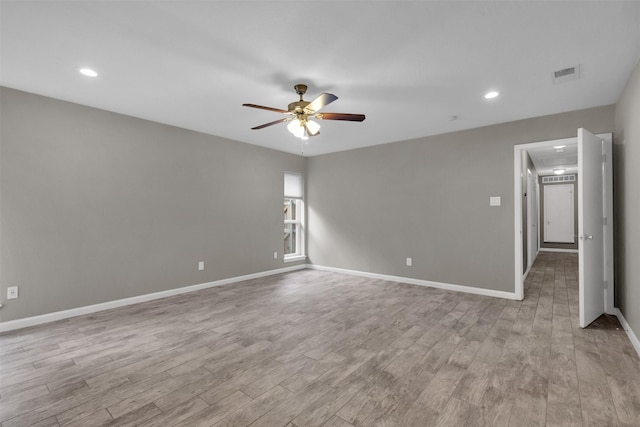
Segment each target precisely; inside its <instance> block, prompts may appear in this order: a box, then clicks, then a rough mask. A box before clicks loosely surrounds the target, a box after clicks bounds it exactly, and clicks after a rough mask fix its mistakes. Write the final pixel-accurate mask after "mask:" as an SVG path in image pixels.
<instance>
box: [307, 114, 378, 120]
mask: <svg viewBox="0 0 640 427" xmlns="http://www.w3.org/2000/svg"><path fill="white" fill-rule="evenodd" d="M316 118H318V119H321V120H348V121H350V122H361V121H363V120H364V119H365V118H366V117H365V115H364V114H347V113H320V114H316Z"/></svg>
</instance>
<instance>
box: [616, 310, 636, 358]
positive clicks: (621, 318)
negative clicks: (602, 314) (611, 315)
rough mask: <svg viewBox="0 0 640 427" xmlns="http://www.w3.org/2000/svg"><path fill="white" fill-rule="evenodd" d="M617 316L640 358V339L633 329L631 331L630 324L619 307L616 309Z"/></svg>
mask: <svg viewBox="0 0 640 427" xmlns="http://www.w3.org/2000/svg"><path fill="white" fill-rule="evenodd" d="M615 315H616V317H617V318H618V320H619V321H620V324H621V325H622V328H623V329H624V331H625V332H626V333H627V336H628V337H629V341H631V344H632V345H633V348H635V349H636V353H638V356H640V340H639V339H638V336H637V335H636V334H635V332H633V329H631V326H629V323H627V319H625V318H624V315H623V314H622V312H621V311H620V309H619V308H618V307H616V308H615Z"/></svg>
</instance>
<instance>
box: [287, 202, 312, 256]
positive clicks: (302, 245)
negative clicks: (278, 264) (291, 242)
mask: <svg viewBox="0 0 640 427" xmlns="http://www.w3.org/2000/svg"><path fill="white" fill-rule="evenodd" d="M285 198H286V197H285ZM293 200H296V203H297V204H298V206H296V212H297V214H298V219H295V220H291V219H285V220H284V224H285V225H286V224H297V225H298V230H297V232H296V239H297V242H296V248H297V249H298V250H299V252H296V253H294V254H284V255H283V257H282V261H283V262H285V263H287V262H295V261H302V260H305V259H307V255H306V242H305V238H304V237H305V226H304V222H305V221H304V200H302V199H293Z"/></svg>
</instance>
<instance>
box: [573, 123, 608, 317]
mask: <svg viewBox="0 0 640 427" xmlns="http://www.w3.org/2000/svg"><path fill="white" fill-rule="evenodd" d="M606 148H607V147H606V146H605V141H603V140H602V139H600V138H598V137H597V136H595V135H593V134H591V133H590V132H588V131H587V130H585V129H578V248H579V261H578V262H579V267H578V274H579V278H578V285H579V293H580V297H579V300H580V326H581V327H582V328H585V327H587V326H588V325H589V324H590V323H591V322H593V321H594V320H596V319H597V318H598V317H600V315H602V314H603V313H604V312H605V287H606V277H607V274H606V271H605V259H607V258H608V256H609V254H607V253H606V251H607V245H606V242H605V230H604V227H605V225H607V221H606V218H607V216H608V215H607V214H608V212H607V211H606V209H605V207H606V204H605V195H606V194H607V193H609V189H608V188H607V189H605V184H606V183H607V182H609V180H608V178H607V176H606V174H607V173H609V174H610V173H611V168H610V167H608V166H607V167H605V162H609V163H610V162H611V159H610V158H609V159H607V158H606V156H605V153H607V152H608V150H607V149H606Z"/></svg>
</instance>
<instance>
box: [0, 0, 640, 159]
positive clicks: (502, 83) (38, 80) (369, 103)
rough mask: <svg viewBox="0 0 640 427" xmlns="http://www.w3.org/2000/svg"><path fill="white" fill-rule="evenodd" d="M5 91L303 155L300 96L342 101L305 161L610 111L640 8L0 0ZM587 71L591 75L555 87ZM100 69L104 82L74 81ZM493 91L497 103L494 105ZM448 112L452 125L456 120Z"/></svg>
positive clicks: (637, 4) (636, 34)
mask: <svg viewBox="0 0 640 427" xmlns="http://www.w3.org/2000/svg"><path fill="white" fill-rule="evenodd" d="M0 15H1V17H0V19H1V21H0V39H1V42H0V48H1V50H0V59H1V64H0V83H1V84H2V85H4V86H7V87H11V88H15V89H20V90H25V91H29V92H34V93H38V94H42V95H46V96H51V97H54V98H59V99H63V100H67V101H71V102H76V103H80V104H84V105H89V106H93V107H98V108H102V109H105V110H109V111H115V112H119V113H123V114H128V115H131V116H135V117H141V118H145V119H149V120H154V121H158V122H162V123H167V124H171V125H175V126H180V127H183V128H187V129H193V130H196V131H200V132H205V133H209V134H214V135H219V136H222V137H226V138H231V139H235V140H238V141H243V142H247V143H250V144H256V145H261V146H265V147H270V148H274V149H277V150H281V151H286V152H291V153H297V154H300V142H299V140H297V139H295V138H294V137H293V136H292V135H291V134H289V133H288V132H287V130H286V126H285V125H284V124H281V125H276V126H272V127H269V128H266V129H263V130H256V131H253V130H251V129H250V128H251V127H253V126H256V125H259V124H263V123H266V122H270V121H273V120H276V119H278V118H279V117H281V116H279V115H278V114H277V113H274V112H270V111H263V110H254V109H249V108H246V107H242V106H241V104H243V103H256V104H262V105H267V106H271V107H276V108H284V109H286V106H287V104H288V103H290V102H292V101H296V100H297V95H296V94H295V92H294V91H293V85H294V84H296V83H305V84H307V85H308V86H309V90H308V92H307V96H306V97H305V99H306V100H312V99H313V98H315V96H317V95H318V94H320V93H321V92H330V93H334V94H336V95H337V96H338V97H339V98H340V99H338V100H337V101H335V102H334V103H333V104H331V105H329V106H327V107H326V108H325V110H324V111H327V112H341V113H364V114H366V116H367V119H366V120H365V121H364V122H363V123H350V122H337V121H323V122H321V124H322V130H321V132H322V134H321V135H319V136H317V137H315V138H311V139H310V141H309V143H308V144H307V146H306V147H305V149H304V154H305V155H317V154H323V153H329V152H334V151H341V150H348V149H353V148H358V147H363V146H367V145H375V144H383V143H387V142H393V141H399V140H404V139H410V138H417V137H421V136H427V135H435V134H440V133H446V132H451V131H455V130H461V129H468V128H474V127H479V126H485V125H489V124H494V123H501V122H506V121H511V120H517V119H523V118H528V117H534V116H540V115H546V114H553V113H558V112H563V111H570V110H576V109H581V108H588V107H593V106H599V105H607V104H612V103H615V102H616V101H617V99H618V97H619V95H620V93H621V91H622V88H623V86H624V83H625V82H626V81H627V79H628V78H629V75H630V73H631V71H632V69H633V67H634V65H635V64H636V63H637V61H638V58H639V57H640V1H627V2H611V1H603V2H584V1H583V2H558V1H551V2H533V1H519V2H498V1H496V2H480V1H471V2H456V1H446V2H445V1H443V2H427V1H375V2H374V1H369V2H365V1H303V0H299V1H279V2H274V1H255V2H250V1H182V2H178V1H55V0H53V1H44V2H36V1H4V0H2V2H1V10H0ZM576 64H581V67H582V78H581V79H580V80H578V81H574V82H568V83H564V84H559V85H553V84H552V83H551V73H552V72H553V71H555V70H559V69H563V68H566V67H570V66H572V65H576ZM80 67H91V68H94V69H95V70H96V71H98V73H100V75H99V77H97V78H95V79H91V78H88V77H85V76H82V75H80V74H79V73H78V72H77V70H78V69H79V68H80ZM489 89H493V90H498V91H500V92H501V96H500V97H499V98H497V99H494V100H491V101H487V100H485V99H483V97H482V95H483V94H484V93H485V92H486V91H487V90H489ZM450 116H458V119H457V120H454V121H450V120H449V118H450Z"/></svg>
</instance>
